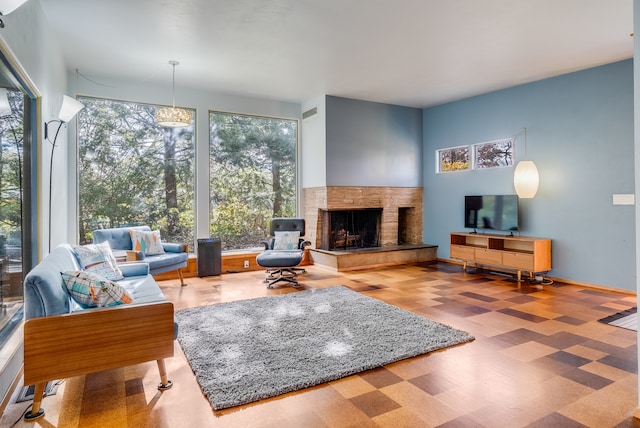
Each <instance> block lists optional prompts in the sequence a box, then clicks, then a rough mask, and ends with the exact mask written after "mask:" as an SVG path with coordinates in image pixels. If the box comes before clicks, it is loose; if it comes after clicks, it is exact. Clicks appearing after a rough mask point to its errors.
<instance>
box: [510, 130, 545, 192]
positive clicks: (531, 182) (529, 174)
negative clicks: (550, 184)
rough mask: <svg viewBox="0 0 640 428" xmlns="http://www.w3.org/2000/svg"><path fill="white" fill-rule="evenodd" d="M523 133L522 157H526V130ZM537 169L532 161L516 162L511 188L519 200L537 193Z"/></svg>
mask: <svg viewBox="0 0 640 428" xmlns="http://www.w3.org/2000/svg"><path fill="white" fill-rule="evenodd" d="M522 130H523V131H524V155H525V158H526V156H527V128H522ZM538 183H539V176H538V168H537V167H536V164H535V163H533V161H530V160H523V161H520V162H518V165H516V170H515V172H514V173H513V186H514V187H515V188H516V193H517V194H518V196H519V197H520V198H525V199H527V198H529V199H530V198H533V197H534V196H535V195H536V192H537V191H538Z"/></svg>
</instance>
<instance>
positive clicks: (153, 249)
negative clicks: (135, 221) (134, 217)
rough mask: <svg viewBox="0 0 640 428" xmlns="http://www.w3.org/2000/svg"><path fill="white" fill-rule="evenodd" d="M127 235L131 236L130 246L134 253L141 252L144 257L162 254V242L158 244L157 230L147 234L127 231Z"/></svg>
mask: <svg viewBox="0 0 640 428" xmlns="http://www.w3.org/2000/svg"><path fill="white" fill-rule="evenodd" d="M129 235H131V244H132V246H133V250H134V251H141V252H143V253H144V255H145V256H152V255H155V254H164V248H162V242H160V231H159V230H153V231H151V232H148V231H144V230H137V229H129Z"/></svg>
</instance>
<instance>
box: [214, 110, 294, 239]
mask: <svg viewBox="0 0 640 428" xmlns="http://www.w3.org/2000/svg"><path fill="white" fill-rule="evenodd" d="M209 123H210V135H211V141H210V156H209V160H210V164H209V170H210V174H209V177H210V189H211V190H210V191H211V199H210V202H211V215H210V233H211V236H215V237H219V238H221V240H222V244H223V249H225V250H231V249H246V248H251V247H256V246H258V245H259V243H260V241H261V240H264V239H265V238H266V237H267V236H268V235H269V233H268V232H269V229H268V226H269V225H268V224H269V220H270V219H271V218H272V217H293V216H295V213H296V148H297V139H298V137H297V122H296V121H294V120H284V119H271V118H265V117H257V116H247V115H238V114H228V113H211V114H210V117H209Z"/></svg>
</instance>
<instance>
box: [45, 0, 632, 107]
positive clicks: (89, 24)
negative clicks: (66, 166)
mask: <svg viewBox="0 0 640 428" xmlns="http://www.w3.org/2000/svg"><path fill="white" fill-rule="evenodd" d="M41 4H42V7H43V8H44V11H45V14H46V16H47V19H48V20H49V22H50V25H51V27H52V29H53V31H54V32H55V36H57V37H58V38H59V42H60V44H61V46H62V49H63V54H64V59H65V62H66V64H67V66H68V68H69V70H75V69H78V70H79V71H80V73H82V74H83V75H85V76H88V77H90V78H94V79H99V78H100V77H102V78H127V79H132V80H134V81H136V80H137V81H140V82H149V81H158V82H162V83H168V84H170V82H171V66H170V65H169V64H168V61H169V60H176V61H179V62H180V65H179V66H178V67H177V68H176V86H177V87H178V88H180V87H187V86H188V87H193V88H200V89H203V90H210V91H218V92H225V93H232V94H242V95H249V96H255V97H260V98H270V99H277V100H283V101H291V102H296V103H301V102H303V101H306V100H310V99H312V98H314V97H317V96H320V95H325V94H327V95H336V96H342V97H348V98H356V99H361V100H369V101H378V102H383V103H390V104H399V105H405V106H413V107H428V106H433V105H437V104H442V103H444V102H448V101H452V100H457V99H462V98H466V97H469V96H472V95H477V94H481V93H486V92H490V91H493V90H497V89H502V88H506V87H510V86H514V85H518V84H522V83H526V82H531V81H534V80H539V79H543V78H547V77H551V76H555V75H559V74H564V73H568V72H572V71H576V70H581V69H585V68H589V67H593V66H596V65H601V64H606V63H610V62H614V61H618V60H622V59H626V58H631V57H632V55H633V38H632V37H630V33H632V31H633V2H632V0H615V1H612V0H528V1H525V0H395V1H392V0H85V1H80V0H41Z"/></svg>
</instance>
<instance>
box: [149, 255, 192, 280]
mask: <svg viewBox="0 0 640 428" xmlns="http://www.w3.org/2000/svg"><path fill="white" fill-rule="evenodd" d="M188 258H189V254H187V253H164V254H158V255H157V256H147V257H145V258H144V262H145V263H149V269H150V271H151V274H152V275H153V274H155V273H160V271H164V270H174V269H177V267H176V266H180V267H184V266H186V263H187V259H188ZM165 268H166V269H165ZM169 268H171V269H169Z"/></svg>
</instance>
